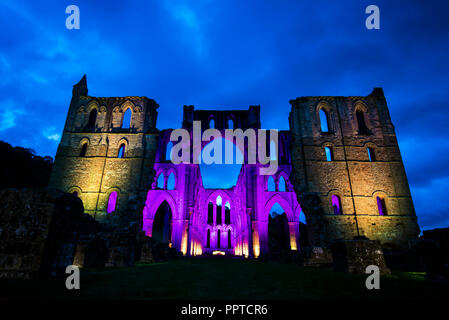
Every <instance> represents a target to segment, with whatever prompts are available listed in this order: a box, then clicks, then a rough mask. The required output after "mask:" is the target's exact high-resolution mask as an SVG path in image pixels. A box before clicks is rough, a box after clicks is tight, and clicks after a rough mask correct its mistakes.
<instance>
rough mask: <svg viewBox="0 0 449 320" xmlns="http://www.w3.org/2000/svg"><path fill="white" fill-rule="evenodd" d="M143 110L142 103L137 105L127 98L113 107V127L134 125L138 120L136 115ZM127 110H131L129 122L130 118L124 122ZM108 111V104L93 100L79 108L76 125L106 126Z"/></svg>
mask: <svg viewBox="0 0 449 320" xmlns="http://www.w3.org/2000/svg"><path fill="white" fill-rule="evenodd" d="M142 111H143V108H142V107H141V106H140V105H135V104H134V103H133V102H131V101H129V100H127V101H125V102H123V103H122V104H120V105H116V106H115V107H113V109H112V117H111V119H110V123H111V125H112V127H113V128H131V127H134V126H133V124H135V122H136V120H137V119H135V115H136V114H137V115H139V114H141V113H142ZM127 112H130V114H129V123H128V120H127V121H126V123H124V119H125V116H126V113H127ZM106 113H107V107H106V106H104V105H100V104H98V102H97V101H91V102H90V103H89V104H87V105H86V106H84V105H83V106H81V107H80V108H79V109H78V111H77V114H78V119H77V120H78V121H77V122H76V126H77V127H85V128H96V127H104V126H106ZM93 118H95V119H93ZM133 120H134V121H133ZM98 124H101V125H98Z"/></svg>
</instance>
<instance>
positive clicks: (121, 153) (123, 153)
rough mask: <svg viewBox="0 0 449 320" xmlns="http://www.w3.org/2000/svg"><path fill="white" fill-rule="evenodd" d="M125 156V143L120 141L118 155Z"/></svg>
mask: <svg viewBox="0 0 449 320" xmlns="http://www.w3.org/2000/svg"><path fill="white" fill-rule="evenodd" d="M124 156H125V144H124V143H122V144H121V145H120V148H119V149H118V157H119V158H123V157H124Z"/></svg>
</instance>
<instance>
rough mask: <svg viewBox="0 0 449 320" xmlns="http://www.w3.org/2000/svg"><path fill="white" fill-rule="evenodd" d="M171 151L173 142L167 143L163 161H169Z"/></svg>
mask: <svg viewBox="0 0 449 320" xmlns="http://www.w3.org/2000/svg"><path fill="white" fill-rule="evenodd" d="M172 149H173V142H171V141H170V142H169V143H167V148H166V150H165V160H171V152H172Z"/></svg>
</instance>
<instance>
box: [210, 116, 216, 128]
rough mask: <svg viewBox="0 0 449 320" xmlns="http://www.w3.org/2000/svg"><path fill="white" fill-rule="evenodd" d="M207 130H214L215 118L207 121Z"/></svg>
mask: <svg viewBox="0 0 449 320" xmlns="http://www.w3.org/2000/svg"><path fill="white" fill-rule="evenodd" d="M209 129H215V118H214V117H211V118H210V119H209Z"/></svg>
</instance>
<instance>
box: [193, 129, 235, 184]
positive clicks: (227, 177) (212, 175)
mask: <svg viewBox="0 0 449 320" xmlns="http://www.w3.org/2000/svg"><path fill="white" fill-rule="evenodd" d="M231 151H232V155H233V157H232V159H233V161H232V163H226V152H228V153H230V152H231ZM220 153H221V157H220ZM198 158H199V163H200V165H199V166H200V172H201V178H202V180H203V186H204V188H206V189H229V188H232V187H233V186H235V185H236V184H237V179H238V177H239V174H240V169H241V167H242V164H241V163H239V161H237V159H243V155H242V153H241V152H240V149H239V148H237V146H236V145H235V144H234V143H232V142H231V141H229V140H227V139H224V138H216V139H214V140H213V141H211V142H209V143H208V144H207V145H206V146H204V148H203V150H201V153H200V155H199V156H198ZM229 158H231V157H230V154H229ZM205 159H206V160H207V163H205ZM220 162H221V163H220ZM208 163H210V164H208Z"/></svg>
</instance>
